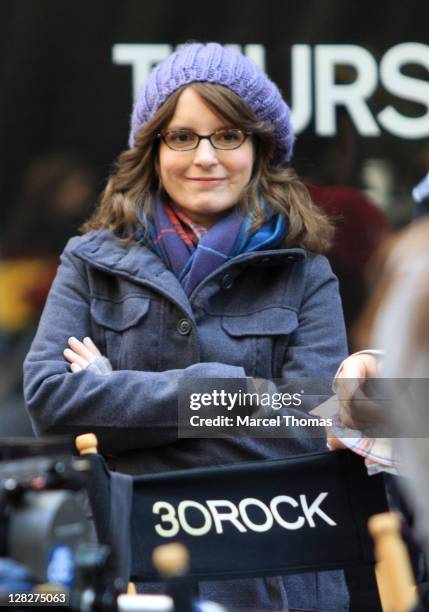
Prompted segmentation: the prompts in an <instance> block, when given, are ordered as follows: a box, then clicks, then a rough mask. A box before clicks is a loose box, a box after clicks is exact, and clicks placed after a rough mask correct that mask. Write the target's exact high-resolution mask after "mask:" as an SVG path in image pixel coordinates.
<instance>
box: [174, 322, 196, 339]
mask: <svg viewBox="0 0 429 612" xmlns="http://www.w3.org/2000/svg"><path fill="white" fill-rule="evenodd" d="M177 331H178V332H179V334H181V335H182V336H187V335H188V334H190V333H191V331H192V323H191V322H190V321H188V319H180V321H179V322H178V324H177Z"/></svg>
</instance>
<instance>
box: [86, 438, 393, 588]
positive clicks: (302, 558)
mask: <svg viewBox="0 0 429 612" xmlns="http://www.w3.org/2000/svg"><path fill="white" fill-rule="evenodd" d="M76 444H77V447H78V449H79V450H80V452H81V453H84V454H85V455H86V458H88V459H89V461H90V462H91V465H92V469H91V470H90V472H89V479H90V480H89V483H88V492H89V497H90V502H91V505H92V508H93V513H94V521H95V526H96V531H97V535H98V538H99V540H100V542H101V543H103V544H107V545H109V546H110V547H111V549H112V551H113V555H114V560H115V566H116V573H117V576H120V577H121V578H122V579H123V580H125V581H128V580H134V581H139V582H153V581H157V580H159V576H158V574H157V571H156V569H155V567H154V565H153V561H152V553H153V551H154V549H155V548H157V547H158V546H159V545H161V544H166V543H170V542H180V543H182V544H184V545H185V546H186V547H187V549H188V550H189V552H190V568H189V577H190V578H191V579H194V580H218V579H231V578H241V577H256V576H274V575H286V574H294V573H302V572H307V571H323V570H333V569H347V568H353V567H357V566H371V565H373V563H374V556H373V544H372V540H371V539H370V537H369V535H368V530H367V521H368V518H369V517H370V516H371V515H373V514H376V513H380V512H384V511H385V510H386V509H387V502H386V497H385V492H384V483H383V477H382V475H377V476H371V477H368V475H367V473H366V468H365V466H364V464H363V462H362V461H361V460H360V459H359V458H358V457H356V456H355V455H353V454H352V453H350V452H349V451H338V452H335V453H331V452H326V453H313V454H306V455H302V456H297V457H289V458H286V459H281V460H264V461H255V462H248V463H242V464H232V465H225V466H216V467H208V468H194V469H188V470H178V471H174V472H166V473H160V474H147V475H142V476H133V477H132V476H127V475H123V474H118V473H116V472H110V471H109V469H108V467H107V464H106V462H105V460H104V458H103V457H102V456H101V455H99V454H98V453H97V440H96V438H95V436H94V435H93V434H87V435H85V436H79V437H78V438H77V441H76ZM208 553H209V554H208Z"/></svg>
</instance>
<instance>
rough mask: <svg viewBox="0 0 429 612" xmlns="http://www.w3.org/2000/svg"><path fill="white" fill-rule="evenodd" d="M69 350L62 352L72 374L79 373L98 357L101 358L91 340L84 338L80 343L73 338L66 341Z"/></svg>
mask: <svg viewBox="0 0 429 612" xmlns="http://www.w3.org/2000/svg"><path fill="white" fill-rule="evenodd" d="M68 345H69V348H66V349H65V350H64V353H63V354H64V357H65V358H66V359H67V361H69V362H70V369H71V371H72V372H79V371H80V370H84V369H85V368H86V367H88V366H89V364H90V363H92V362H93V361H95V360H96V359H97V358H98V357H102V355H101V353H100V351H99V350H98V348H97V347H96V346H95V344H94V343H93V341H92V340H91V338H88V337H86V338H84V339H83V342H80V340H78V339H77V338H74V337H73V336H72V337H71V338H69V339H68Z"/></svg>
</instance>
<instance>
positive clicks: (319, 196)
mask: <svg viewBox="0 0 429 612" xmlns="http://www.w3.org/2000/svg"><path fill="white" fill-rule="evenodd" d="M359 143H360V140H359V135H358V134H357V132H356V128H355V127H354V124H353V123H352V121H351V120H350V117H349V115H348V113H347V112H346V111H345V110H344V109H339V110H338V112H337V133H336V135H335V137H332V138H326V137H320V136H317V135H314V134H306V135H304V136H301V137H300V138H299V140H298V143H297V152H296V157H297V158H298V160H299V162H300V167H301V166H302V169H301V172H302V173H303V174H304V176H305V184H306V186H307V188H308V190H309V192H310V195H311V197H312V200H313V201H314V203H315V204H317V206H320V208H321V209H322V210H323V211H324V212H325V214H326V215H327V216H328V218H329V219H330V220H331V222H332V223H333V224H334V225H335V230H336V231H335V236H334V239H333V241H332V245H331V247H330V249H329V250H328V251H327V253H326V256H327V257H328V259H329V262H330V264H331V266H332V269H333V271H334V273H335V274H336V276H337V277H338V281H339V286H340V295H341V300H342V304H343V309H344V317H345V321H346V328H347V334H348V341H349V348H350V350H355V346H354V345H353V338H352V334H351V330H352V327H353V324H354V323H355V322H356V321H357V320H358V318H359V316H360V314H361V313H362V310H363V308H364V305H365V304H366V301H367V299H368V297H369V294H368V288H367V281H366V274H367V265H368V263H369V261H370V260H371V258H372V257H373V256H374V255H375V253H376V252H377V249H378V248H379V247H380V245H381V244H382V243H383V241H384V240H385V239H386V238H387V237H388V236H389V235H390V233H391V231H392V229H391V227H390V224H389V222H388V220H387V218H386V215H385V214H384V212H383V211H382V210H380V208H379V207H378V206H377V205H376V204H375V203H374V202H373V201H372V200H371V199H370V198H369V197H368V196H367V195H366V194H365V193H363V191H362V188H361V176H360V175H361V167H362V154H361V150H360V145H359Z"/></svg>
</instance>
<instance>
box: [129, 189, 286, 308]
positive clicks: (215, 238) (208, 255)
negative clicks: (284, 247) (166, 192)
mask: <svg viewBox="0 0 429 612" xmlns="http://www.w3.org/2000/svg"><path fill="white" fill-rule="evenodd" d="M263 207H264V211H265V216H266V221H265V223H264V225H262V227H260V228H259V229H258V230H257V231H256V232H253V233H252V234H249V228H250V226H251V225H252V221H253V219H252V216H251V215H247V216H246V215H243V214H242V213H241V212H239V211H238V210H237V209H236V208H233V209H231V211H230V212H229V213H227V214H226V215H225V216H224V217H222V218H221V219H220V220H219V221H218V222H217V223H216V224H215V225H213V227H211V228H210V229H207V228H205V227H201V226H199V225H197V224H195V223H194V222H193V221H192V220H191V219H189V217H188V216H187V215H185V214H184V213H183V212H182V211H180V210H178V209H177V208H176V207H173V206H171V205H168V204H162V202H160V201H158V202H157V204H156V207H155V218H154V220H153V221H150V222H149V227H148V229H149V232H148V234H146V244H147V245H148V246H149V247H150V248H151V249H152V250H153V251H154V252H155V253H157V254H158V255H159V257H161V259H162V260H163V261H164V263H165V264H166V266H167V267H168V268H169V269H170V270H172V271H173V272H174V274H175V275H176V276H177V278H178V279H179V281H180V282H181V284H182V286H183V288H184V290H185V292H186V294H187V295H188V296H190V295H191V293H192V291H193V290H194V289H195V287H196V286H197V285H198V284H199V283H200V282H201V281H202V280H203V279H204V278H206V277H207V276H209V274H211V273H212V272H214V270H216V269H217V268H218V267H219V266H221V265H222V264H223V263H225V262H226V261H229V260H230V259H232V258H233V257H235V256H237V255H240V254H241V253H249V252H252V251H262V250H268V249H274V248H276V247H278V246H279V245H280V243H281V242H282V240H283V239H284V237H285V235H286V232H287V224H286V220H285V218H284V217H283V215H280V214H275V213H274V212H272V211H270V210H269V209H268V207H267V206H266V205H265V204H264V205H263ZM139 238H141V235H139V236H138V237H137V239H139Z"/></svg>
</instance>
